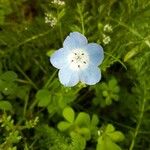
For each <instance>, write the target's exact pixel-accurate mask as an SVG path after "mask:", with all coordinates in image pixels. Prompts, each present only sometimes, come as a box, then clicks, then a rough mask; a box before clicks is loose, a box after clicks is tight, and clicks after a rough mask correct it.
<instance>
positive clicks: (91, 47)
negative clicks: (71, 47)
mask: <svg viewBox="0 0 150 150" xmlns="http://www.w3.org/2000/svg"><path fill="white" fill-rule="evenodd" d="M85 49H86V51H87V52H88V54H89V57H90V61H91V63H93V64H94V65H97V66H98V65H100V64H101V63H102V61H103V59H104V51H103V48H102V47H101V46H100V45H98V44H96V43H89V44H88V45H87V46H86V47H85Z"/></svg>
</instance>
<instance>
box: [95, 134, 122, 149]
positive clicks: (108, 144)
mask: <svg viewBox="0 0 150 150" xmlns="http://www.w3.org/2000/svg"><path fill="white" fill-rule="evenodd" d="M96 150H121V148H120V147H119V146H118V145H117V144H115V143H114V142H113V141H112V140H111V139H110V138H109V137H107V136H103V137H99V139H98V144H97V147H96Z"/></svg>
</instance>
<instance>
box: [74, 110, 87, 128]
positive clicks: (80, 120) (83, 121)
mask: <svg viewBox="0 0 150 150" xmlns="http://www.w3.org/2000/svg"><path fill="white" fill-rule="evenodd" d="M75 123H76V124H77V125H79V126H80V127H85V126H86V127H88V126H90V116H89V114H87V113H85V112H81V113H79V114H78V116H77V118H76V120H75Z"/></svg>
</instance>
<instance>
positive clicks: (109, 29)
mask: <svg viewBox="0 0 150 150" xmlns="http://www.w3.org/2000/svg"><path fill="white" fill-rule="evenodd" d="M103 31H104V32H105V33H106V34H108V33H110V32H112V31H113V29H112V26H111V25H110V24H106V25H105V26H104V28H103ZM106 34H103V43H104V44H105V45H107V44H109V43H110V42H111V38H110V36H109V35H106Z"/></svg>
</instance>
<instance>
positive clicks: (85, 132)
mask: <svg viewBox="0 0 150 150" xmlns="http://www.w3.org/2000/svg"><path fill="white" fill-rule="evenodd" d="M78 131H79V134H80V135H82V136H83V137H84V138H85V139H86V140H90V138H91V132H90V129H88V128H80V129H79V130H78Z"/></svg>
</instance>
